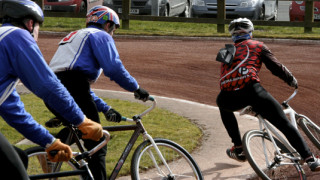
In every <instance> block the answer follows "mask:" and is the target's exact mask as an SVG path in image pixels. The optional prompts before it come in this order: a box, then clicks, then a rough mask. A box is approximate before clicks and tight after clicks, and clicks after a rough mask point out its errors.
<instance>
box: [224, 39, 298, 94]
mask: <svg viewBox="0 0 320 180" xmlns="http://www.w3.org/2000/svg"><path fill="white" fill-rule="evenodd" d="M235 46H236V48H237V50H236V54H235V57H234V59H233V62H232V64H231V65H227V64H223V63H222V64H221V74H220V88H221V90H225V91H236V90H239V89H242V88H244V87H245V86H246V85H247V84H251V83H254V82H260V78H259V72H260V69H261V67H262V63H264V64H265V65H266V67H267V68H268V69H269V70H270V71H271V72H272V74H274V75H276V76H278V77H279V78H281V79H282V80H284V81H285V82H287V83H288V84H289V83H290V82H292V80H293V76H292V74H291V73H290V71H289V70H288V69H287V68H286V67H285V66H284V65H282V64H281V63H280V62H279V61H278V60H277V59H276V58H275V56H274V55H273V54H272V52H271V51H270V50H269V48H268V47H267V46H266V45H265V44H264V43H263V42H260V41H255V40H251V39H249V40H244V41H241V42H237V43H235Z"/></svg>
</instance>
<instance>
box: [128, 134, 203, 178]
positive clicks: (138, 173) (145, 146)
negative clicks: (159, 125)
mask: <svg viewBox="0 0 320 180" xmlns="http://www.w3.org/2000/svg"><path fill="white" fill-rule="evenodd" d="M154 141H155V143H156V145H157V146H158V148H159V149H160V151H161V153H162V155H163V157H164V159H165V160H166V161H167V163H168V166H169V167H170V170H171V172H172V174H171V176H170V173H169V171H168V169H167V168H166V167H165V166H164V165H163V163H162V161H161V160H160V158H159V156H158V154H157V153H156V151H155V148H154V146H153V145H152V144H151V143H150V141H144V142H143V143H141V144H140V145H139V146H138V147H137V149H136V150H135V152H134V154H133V157H132V161H131V177H132V179H133V180H143V179H161V180H166V179H184V180H188V179H190V180H194V179H197V180H202V179H203V177H202V174H201V171H200V168H199V167H198V165H197V163H196V162H195V161H194V159H193V158H192V157H191V155H190V154H189V153H188V152H187V151H186V150H185V149H184V148H183V147H181V146H180V145H178V144H177V143H175V142H173V141H170V140H167V139H154ZM150 153H151V154H150ZM151 157H153V160H152V158H151Z"/></svg>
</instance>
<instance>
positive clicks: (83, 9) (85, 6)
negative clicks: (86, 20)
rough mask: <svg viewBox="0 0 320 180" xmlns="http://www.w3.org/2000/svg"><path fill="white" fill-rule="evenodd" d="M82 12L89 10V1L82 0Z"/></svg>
mask: <svg viewBox="0 0 320 180" xmlns="http://www.w3.org/2000/svg"><path fill="white" fill-rule="evenodd" d="M80 12H87V3H86V2H85V0H83V1H81V6H80Z"/></svg>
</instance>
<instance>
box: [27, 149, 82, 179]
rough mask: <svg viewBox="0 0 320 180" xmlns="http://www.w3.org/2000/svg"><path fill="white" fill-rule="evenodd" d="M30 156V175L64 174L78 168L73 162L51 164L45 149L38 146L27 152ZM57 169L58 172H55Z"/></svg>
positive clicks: (76, 177)
mask: <svg viewBox="0 0 320 180" xmlns="http://www.w3.org/2000/svg"><path fill="white" fill-rule="evenodd" d="M25 152H26V153H27V155H28V160H29V162H28V170H27V172H28V175H29V176H32V175H39V174H45V173H53V172H62V171H72V170H76V169H77V168H76V167H75V166H74V165H73V164H72V163H71V162H69V161H68V162H59V163H55V162H51V161H49V160H48V158H47V153H46V152H45V150H44V148H43V147H40V146H37V147H32V148H28V149H26V150H25ZM55 167H56V170H54V169H55ZM52 179H64V180H66V179H68V180H79V179H82V178H81V176H73V177H71V176H70V177H59V178H52Z"/></svg>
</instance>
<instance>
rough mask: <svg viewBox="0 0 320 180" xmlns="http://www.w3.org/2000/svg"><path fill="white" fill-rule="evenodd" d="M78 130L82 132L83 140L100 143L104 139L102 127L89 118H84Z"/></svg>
mask: <svg viewBox="0 0 320 180" xmlns="http://www.w3.org/2000/svg"><path fill="white" fill-rule="evenodd" d="M78 129H79V130H80V131H81V132H82V138H83V139H91V140H94V141H99V140H100V138H102V136H103V133H102V126H101V124H99V123H96V122H94V121H92V120H90V119H88V118H86V117H85V118H84V120H83V122H82V123H81V124H80V125H79V126H78Z"/></svg>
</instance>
